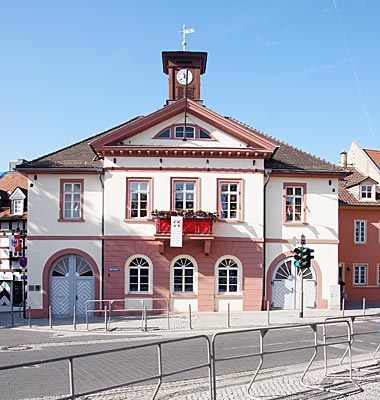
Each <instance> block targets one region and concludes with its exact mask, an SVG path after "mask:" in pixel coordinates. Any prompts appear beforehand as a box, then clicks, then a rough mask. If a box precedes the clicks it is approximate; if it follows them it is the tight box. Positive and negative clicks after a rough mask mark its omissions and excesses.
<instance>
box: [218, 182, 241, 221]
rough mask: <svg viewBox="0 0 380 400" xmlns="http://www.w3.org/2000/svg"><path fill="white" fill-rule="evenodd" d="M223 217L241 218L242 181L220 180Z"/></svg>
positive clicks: (221, 213)
mask: <svg viewBox="0 0 380 400" xmlns="http://www.w3.org/2000/svg"><path fill="white" fill-rule="evenodd" d="M219 204H220V212H219V217H220V218H221V219H239V208H240V182H224V181H221V182H219Z"/></svg>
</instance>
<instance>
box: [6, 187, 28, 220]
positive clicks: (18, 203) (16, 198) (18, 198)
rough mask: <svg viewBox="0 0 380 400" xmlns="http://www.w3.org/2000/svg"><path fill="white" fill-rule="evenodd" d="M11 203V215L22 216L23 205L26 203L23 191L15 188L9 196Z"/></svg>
mask: <svg viewBox="0 0 380 400" xmlns="http://www.w3.org/2000/svg"><path fill="white" fill-rule="evenodd" d="M9 200H10V201H11V214H13V215H22V214H23V213H24V205H25V201H26V195H25V193H24V192H23V189H21V188H19V187H17V188H16V189H15V190H14V191H13V192H12V194H11V195H10V196H9Z"/></svg>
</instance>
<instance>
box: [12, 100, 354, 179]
mask: <svg viewBox="0 0 380 400" xmlns="http://www.w3.org/2000/svg"><path fill="white" fill-rule="evenodd" d="M185 105H186V107H187V111H188V112H189V113H192V115H195V116H196V117H198V118H199V119H201V120H203V121H205V122H206V123H209V124H211V125H212V126H215V127H216V128H218V129H220V130H222V131H223V132H225V133H227V134H229V135H231V136H233V137H235V138H237V139H239V140H241V141H243V142H244V143H247V147H245V148H244V149H243V150H240V152H247V154H249V157H252V158H259V157H262V158H264V159H265V167H266V168H269V169H272V170H273V171H280V172H284V173H324V174H338V175H342V176H344V175H346V174H347V171H346V170H345V169H344V168H341V167H339V166H337V165H335V164H332V163H330V162H328V161H326V160H323V159H320V158H318V157H316V156H314V155H312V154H309V153H307V152H304V151H303V150H300V149H298V148H296V147H293V146H291V145H290V144H288V143H285V142H282V141H280V140H278V139H275V138H273V137H271V136H269V135H266V134H264V133H263V132H260V131H258V130H256V129H254V128H252V127H250V126H248V125H246V124H243V123H242V122H240V121H237V120H235V119H233V118H229V117H223V116H221V115H219V114H217V113H215V112H214V111H211V110H209V109H207V108H206V107H204V106H201V105H199V104H198V103H196V102H194V101H191V100H188V101H187V104H185V100H184V99H183V100H179V101H177V102H175V103H173V104H171V105H168V106H165V107H164V108H162V109H160V110H158V111H156V112H154V113H152V114H150V115H148V116H146V117H136V118H133V119H131V120H130V121H127V122H125V123H123V124H121V125H119V126H117V127H115V128H111V129H109V130H107V131H105V132H102V133H99V134H97V135H94V136H92V137H90V138H88V139H85V140H82V141H80V142H78V143H75V144H73V145H71V146H68V147H66V148H64V149H61V150H58V151H56V152H54V153H51V154H47V155H45V156H42V157H40V158H38V159H36V160H33V161H30V162H27V163H23V164H22V165H21V166H19V167H18V168H17V169H18V170H20V171H22V172H24V171H25V172H30V171H36V170H47V171H51V170H55V169H57V170H60V171H63V170H71V171H75V170H78V171H79V170H81V171H83V170H85V171H91V170H92V171H93V170H98V169H100V168H102V166H103V160H102V159H101V156H102V155H103V154H105V153H107V154H108V153H109V154H111V152H112V151H114V152H116V151H117V152H118V153H115V154H120V153H119V152H120V151H123V149H125V148H126V147H127V146H124V147H122V145H120V142H122V141H123V140H125V139H126V138H128V137H131V136H133V135H135V134H138V133H139V132H141V130H143V129H148V128H149V127H151V126H154V125H155V124H157V123H160V122H164V121H165V120H166V119H168V118H170V117H171V116H175V115H178V113H180V112H181V111H183V110H184V109H185ZM173 149H175V148H173V147H172V148H171V151H175V150H173ZM139 150H140V148H136V147H134V148H133V149H130V148H128V151H131V152H132V151H134V152H138V151H139ZM160 150H162V151H169V150H168V149H167V148H165V147H161V146H160ZM205 150H207V151H209V152H212V151H213V150H214V151H215V148H210V149H205V148H202V151H205ZM217 150H218V152H219V148H218V149H217ZM230 150H231V151H236V154H237V153H238V151H237V149H226V152H228V151H230ZM145 151H147V150H146V149H145ZM95 153H96V154H95ZM205 154H207V153H205ZM96 155H97V157H96ZM125 155H126V156H127V155H128V154H125ZM207 156H208V155H207ZM236 157H237V155H236Z"/></svg>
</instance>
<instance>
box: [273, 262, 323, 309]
mask: <svg viewBox="0 0 380 400" xmlns="http://www.w3.org/2000/svg"><path fill="white" fill-rule="evenodd" d="M301 273H303V279H304V281H303V292H304V299H303V301H304V307H308V308H315V307H316V305H317V280H316V274H315V271H314V268H313V267H311V268H306V269H304V270H303V271H301V270H300V269H299V268H296V267H295V266H294V262H293V258H292V257H289V258H286V259H284V260H282V261H280V262H279V263H278V265H277V266H276V267H275V269H274V272H273V275H272V308H277V309H282V310H297V309H298V308H299V298H300V296H299V293H300V285H301Z"/></svg>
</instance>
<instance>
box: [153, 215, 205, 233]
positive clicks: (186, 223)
mask: <svg viewBox="0 0 380 400" xmlns="http://www.w3.org/2000/svg"><path fill="white" fill-rule="evenodd" d="M212 224H213V220H212V219H211V218H184V219H183V225H182V233H183V234H184V235H210V234H212ZM169 233H170V218H162V217H159V218H156V234H169Z"/></svg>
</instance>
